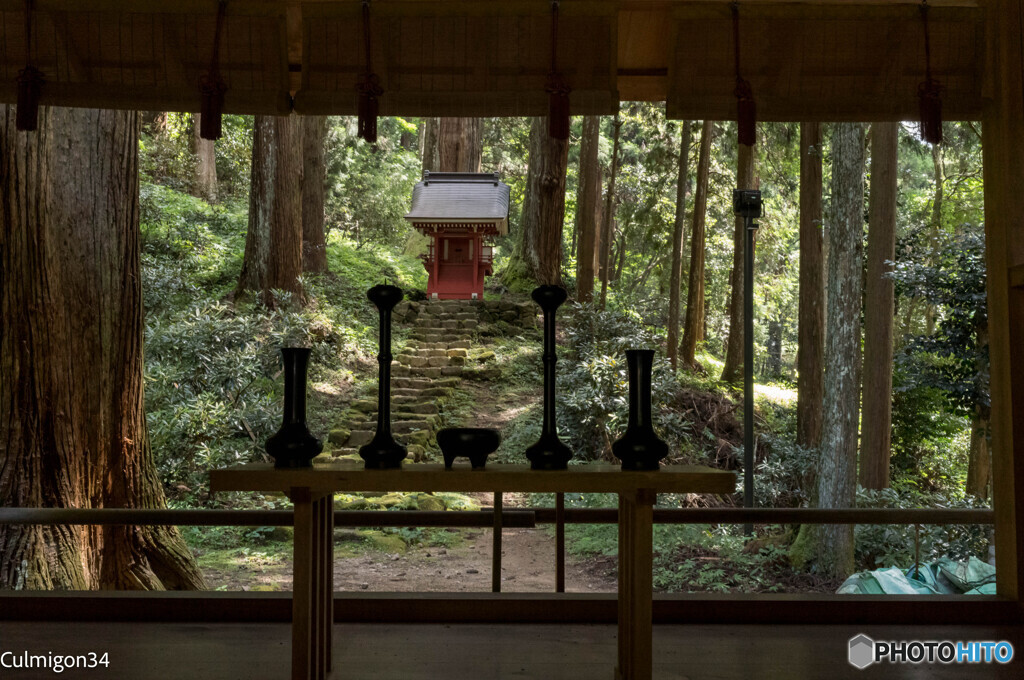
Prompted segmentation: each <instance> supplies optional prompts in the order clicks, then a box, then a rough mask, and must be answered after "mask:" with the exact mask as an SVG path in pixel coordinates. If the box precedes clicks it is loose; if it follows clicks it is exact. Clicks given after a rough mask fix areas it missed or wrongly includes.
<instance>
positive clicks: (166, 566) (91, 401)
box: [0, 106, 205, 590]
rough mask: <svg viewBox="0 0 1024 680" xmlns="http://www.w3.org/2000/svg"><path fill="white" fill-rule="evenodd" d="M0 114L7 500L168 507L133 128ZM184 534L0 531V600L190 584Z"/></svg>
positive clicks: (195, 579)
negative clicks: (147, 356)
mask: <svg viewBox="0 0 1024 680" xmlns="http://www.w3.org/2000/svg"><path fill="white" fill-rule="evenodd" d="M14 118H15V108H14V107H13V106H0V213H2V214H0V316H2V318H3V323H2V324H0V498H2V499H3V501H2V504H3V505H6V506H12V507H30V508H31V507H35V508H45V507H52V508H100V507H112V508H160V507H163V506H164V495H163V488H162V487H161V484H160V480H159V479H158V477H157V473H156V469H155V466H154V464H153V457H152V453H151V451H150V448H149V438H148V435H147V432H146V416H145V409H144V404H143V377H142V290H141V284H140V279H139V267H140V264H139V176H138V170H139V168H138V135H139V118H138V114H137V113H135V112H127V111H99V110H94V109H58V108H47V107H42V108H41V109H40V112H39V129H38V131H37V132H35V133H22V132H16V131H15V125H14ZM203 587H205V586H204V583H203V577H202V574H201V573H200V572H199V569H198V568H197V566H196V563H195V560H194V559H193V557H192V554H191V552H190V551H189V550H188V548H187V547H186V546H185V543H184V542H183V541H182V539H181V536H180V535H179V534H178V531H177V529H176V528H174V527H113V526H111V527H77V526H40V525H17V524H14V525H0V589H3V588H13V589H26V590H68V589H75V590H79V589H98V588H106V589H116V588H121V589H152V590H160V589H194V588H203Z"/></svg>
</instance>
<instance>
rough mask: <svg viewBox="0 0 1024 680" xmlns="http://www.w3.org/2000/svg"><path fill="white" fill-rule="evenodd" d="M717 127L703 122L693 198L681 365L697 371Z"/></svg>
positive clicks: (712, 123) (702, 325) (701, 331)
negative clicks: (712, 152)
mask: <svg viewBox="0 0 1024 680" xmlns="http://www.w3.org/2000/svg"><path fill="white" fill-rule="evenodd" d="M714 134H715V124H714V122H712V121H710V120H706V121H704V124H703V125H702V126H701V131H700V152H699V153H698V156H697V187H696V190H695V192H694V196H693V228H692V229H691V230H690V282H689V285H688V286H687V289H686V320H685V322H684V323H683V341H682V345H681V347H680V348H679V351H680V355H681V356H680V362H681V363H682V365H683V366H684V367H686V368H689V369H691V370H692V369H696V368H697V360H696V358H695V355H696V352H697V342H698V341H699V340H700V339H701V338H702V337H703V335H704V219H705V216H706V214H707V208H708V174H709V170H710V168H711V138H712V137H713V136H714Z"/></svg>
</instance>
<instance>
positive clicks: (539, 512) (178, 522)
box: [0, 508, 995, 528]
mask: <svg viewBox="0 0 1024 680" xmlns="http://www.w3.org/2000/svg"><path fill="white" fill-rule="evenodd" d="M564 512H565V523H566V524H615V523H617V522H618V519H619V511H618V509H616V508H566V509H565V511H564ZM501 516H502V522H501V524H502V526H504V527H506V528H529V527H534V526H536V525H537V524H555V523H556V521H557V518H558V513H557V509H556V508H533V509H531V510H504V511H503V512H502V515H501ZM654 522H655V524H746V523H748V522H749V523H753V524H994V523H995V511H993V510H986V509H981V508H979V509H973V508H962V509H956V508H920V509H910V510H907V509H890V508H846V509H822V508H684V509H673V508H656V509H655V511H654ZM334 523H335V525H336V526H343V527H373V526H379V527H493V526H494V511H493V510H490V509H485V510H467V511H462V512H449V511H431V510H402V511H394V512H381V511H379V510H338V511H336V512H335V513H334ZM0 524H88V525H117V524H119V525H127V524H131V525H138V526H144V525H154V524H166V525H175V526H291V525H292V513H291V511H290V510H148V509H134V508H130V509H129V508H89V509H79V508H0Z"/></svg>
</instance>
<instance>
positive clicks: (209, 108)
mask: <svg viewBox="0 0 1024 680" xmlns="http://www.w3.org/2000/svg"><path fill="white" fill-rule="evenodd" d="M227 9H228V3H227V0H221V1H220V2H219V3H217V28H216V30H215V32H214V34H213V55H212V56H211V57H210V68H209V69H208V70H207V72H206V73H204V74H203V75H202V76H201V77H200V78H199V94H200V96H201V98H202V99H201V103H200V114H202V115H201V117H200V119H199V136H200V137H202V138H203V139H220V134H221V118H222V116H223V114H224V93H225V92H227V91H228V86H227V85H226V84H225V83H224V79H223V78H221V76H220V40H221V34H222V33H223V32H224V15H225V14H226V13H227Z"/></svg>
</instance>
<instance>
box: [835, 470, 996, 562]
mask: <svg viewBox="0 0 1024 680" xmlns="http://www.w3.org/2000/svg"><path fill="white" fill-rule="evenodd" d="M962 496H963V495H962V494H961V497H960V498H950V497H948V496H946V495H944V494H941V493H926V492H922V491H920V490H918V489H917V488H915V487H914V486H913V485H906V486H904V487H903V488H898V489H897V488H892V489H878V490H867V489H860V490H859V491H858V492H857V506H858V507H865V508H974V507H979V506H978V505H976V501H975V500H974V499H973V498H971V497H966V498H965V497H962ZM988 534H989V528H988V527H986V526H979V525H921V526H920V527H915V526H913V525H874V524H859V525H857V527H856V529H855V534H854V535H855V542H856V550H855V553H854V558H855V560H856V563H857V567H858V568H859V569H877V568H879V567H891V566H898V567H901V568H904V569H906V568H908V567H911V566H913V565H914V563H915V560H919V561H920V562H930V561H933V560H936V559H938V558H940V557H950V558H952V559H954V560H966V559H967V558H968V557H969V556H971V555H974V556H975V557H977V558H979V559H988V543H989V542H988V539H989V535H988Z"/></svg>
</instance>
